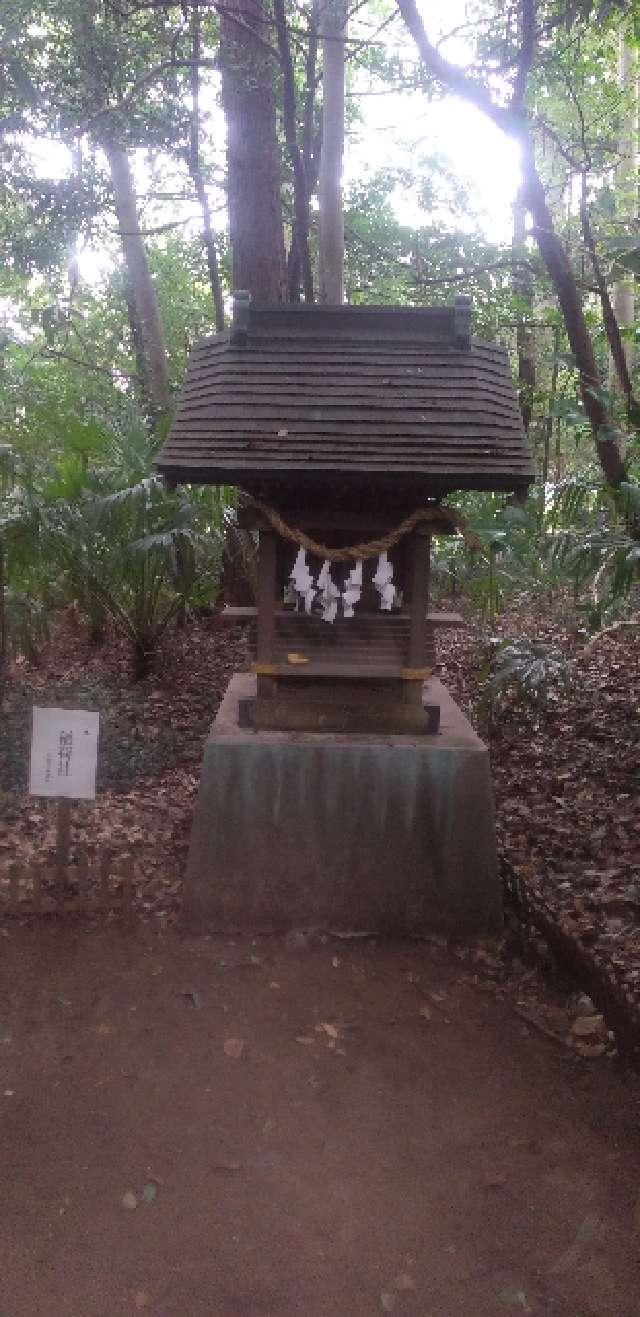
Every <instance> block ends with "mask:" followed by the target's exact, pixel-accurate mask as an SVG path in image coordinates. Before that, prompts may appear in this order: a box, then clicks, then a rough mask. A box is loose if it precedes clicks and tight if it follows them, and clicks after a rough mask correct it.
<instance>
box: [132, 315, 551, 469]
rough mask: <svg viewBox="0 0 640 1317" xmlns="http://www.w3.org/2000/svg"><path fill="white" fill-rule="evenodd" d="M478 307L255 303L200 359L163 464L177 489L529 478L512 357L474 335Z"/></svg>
mask: <svg viewBox="0 0 640 1317" xmlns="http://www.w3.org/2000/svg"><path fill="white" fill-rule="evenodd" d="M469 324H470V303H469V301H468V299H466V298H459V299H457V301H456V303H455V305H454V306H450V307H438V308H390V307H352V306H304V305H295V306H291V305H282V306H259V305H256V306H253V305H251V304H250V302H249V299H248V297H247V296H246V294H244V295H243V294H236V298H235V301H234V322H233V325H232V327H231V329H230V331H229V332H227V333H223V334H216V335H214V336H213V337H211V338H206V339H203V340H202V341H201V342H200V343H198V344H197V345H196V347H195V348H194V349H193V352H192V354H191V359H190V361H189V366H188V370H187V375H186V379H185V382H184V385H183V387H182V390H181V392H180V395H179V399H178V407H177V413H176V417H175V420H174V423H173V426H172V428H171V431H170V433H169V436H168V438H167V440H166V442H165V444H164V447H163V449H162V451H161V453H160V454H159V456H158V458H157V463H156V465H157V467H158V469H159V471H160V472H161V473H162V474H163V475H164V476H165V477H167V478H168V479H169V480H171V481H172V482H180V481H191V482H194V483H227V484H237V485H241V486H246V487H249V488H250V487H251V485H252V483H254V484H255V481H256V480H260V481H261V482H262V484H263V486H264V483H265V482H267V483H268V482H270V481H273V482H274V483H275V482H277V481H282V480H283V479H287V480H288V481H289V482H291V481H295V480H297V479H299V478H301V477H302V476H304V477H305V478H307V479H311V478H312V477H315V479H316V480H319V481H323V480H326V479H327V478H329V477H332V478H334V479H335V478H336V477H338V478H344V479H345V480H350V479H352V478H354V477H360V478H362V477H368V478H369V479H371V477H375V476H379V477H381V478H383V477H390V478H398V479H399V478H403V479H404V480H405V481H406V480H410V481H412V482H415V484H416V486H417V487H419V488H420V490H421V491H422V492H424V491H425V490H426V489H428V490H430V491H431V492H436V493H443V492H446V491H447V490H449V489H504V490H519V489H524V488H526V486H527V485H528V484H530V482H531V481H532V479H533V476H534V468H533V463H532V458H531V452H530V449H529V446H528V444H527V440H526V437H525V434H524V430H523V426H522V419H521V415H520V409H519V406H518V399H517V395H516V390H515V387H514V383H513V380H512V376H511V371H510V367H509V361H508V357H507V353H506V351H505V349H504V348H503V347H501V346H499V345H497V344H495V343H488V342H484V341H482V340H481V339H477V338H473V337H471V335H470V330H469Z"/></svg>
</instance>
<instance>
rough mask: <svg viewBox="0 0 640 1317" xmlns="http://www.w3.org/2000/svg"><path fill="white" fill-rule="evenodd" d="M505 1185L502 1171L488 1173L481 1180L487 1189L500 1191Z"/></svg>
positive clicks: (505, 1180)
mask: <svg viewBox="0 0 640 1317" xmlns="http://www.w3.org/2000/svg"><path fill="white" fill-rule="evenodd" d="M506 1183H507V1177H506V1175H505V1174H504V1172H503V1171H489V1173H488V1175H485V1176H484V1179H483V1184H484V1185H485V1187H486V1188H487V1189H502V1187H503V1185H505V1184H506Z"/></svg>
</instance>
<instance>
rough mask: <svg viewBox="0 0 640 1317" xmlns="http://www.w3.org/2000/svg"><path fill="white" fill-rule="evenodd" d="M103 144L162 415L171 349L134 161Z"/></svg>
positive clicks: (151, 386)
mask: <svg viewBox="0 0 640 1317" xmlns="http://www.w3.org/2000/svg"><path fill="white" fill-rule="evenodd" d="M103 146H104V150H105V153H106V156H107V159H108V161H109V169H110V172H111V182H112V185H113V199H114V204H115V209H116V215H117V217H118V231H119V233H120V240H121V242H122V251H123V255H124V259H125V263H126V267H127V274H128V282H129V288H130V290H131V301H132V306H133V314H134V340H135V341H136V342H139V344H140V347H141V355H142V356H143V357H144V361H145V366H146V382H147V386H148V390H149V401H150V403H151V407H152V410H153V412H154V413H155V414H156V415H161V414H162V413H163V412H166V411H167V409H168V407H169V403H170V400H171V396H170V391H169V372H168V370H167V350H166V346H165V341H164V330H163V327H162V320H161V317H160V310H159V307H158V299H157V296H156V290H155V288H154V284H153V279H152V278H151V271H150V269H149V262H148V260H147V253H146V250H145V245H144V241H143V238H142V235H141V232H140V221H139V219H138V207H137V204H136V193H135V187H134V182H133V174H132V171H131V164H130V161H129V157H128V155H127V153H126V151H124V150H123V148H122V147H121V146H118V145H117V143H116V142H109V141H105V142H104V143H103Z"/></svg>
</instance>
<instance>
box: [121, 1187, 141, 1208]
mask: <svg viewBox="0 0 640 1317" xmlns="http://www.w3.org/2000/svg"><path fill="white" fill-rule="evenodd" d="M122 1206H123V1207H126V1208H128V1210H129V1211H130V1212H133V1211H135V1208H136V1207H137V1206H138V1199H137V1198H136V1195H135V1194H134V1192H133V1189H127V1191H126V1193H125V1194H123V1195H122Z"/></svg>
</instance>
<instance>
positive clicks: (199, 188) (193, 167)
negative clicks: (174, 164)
mask: <svg viewBox="0 0 640 1317" xmlns="http://www.w3.org/2000/svg"><path fill="white" fill-rule="evenodd" d="M201 60H202V23H201V16H200V4H199V0H191V123H190V131H189V146H188V148H187V164H188V167H189V173H190V175H191V179H192V181H193V186H194V191H195V194H196V197H197V199H198V205H199V206H200V213H201V215H202V240H203V243H204V249H205V252H206V256H207V269H208V271H209V283H210V285H211V296H212V298H213V309H214V315H215V321H216V329H217V330H218V331H219V332H220V331H221V330H223V329H224V301H223V297H222V284H221V283H220V268H219V265H218V253H217V251H216V240H215V236H214V233H213V226H212V223H211V206H210V205H209V197H208V194H207V186H206V183H205V178H204V174H203V172H202V162H201V159H200V64H201Z"/></svg>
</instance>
